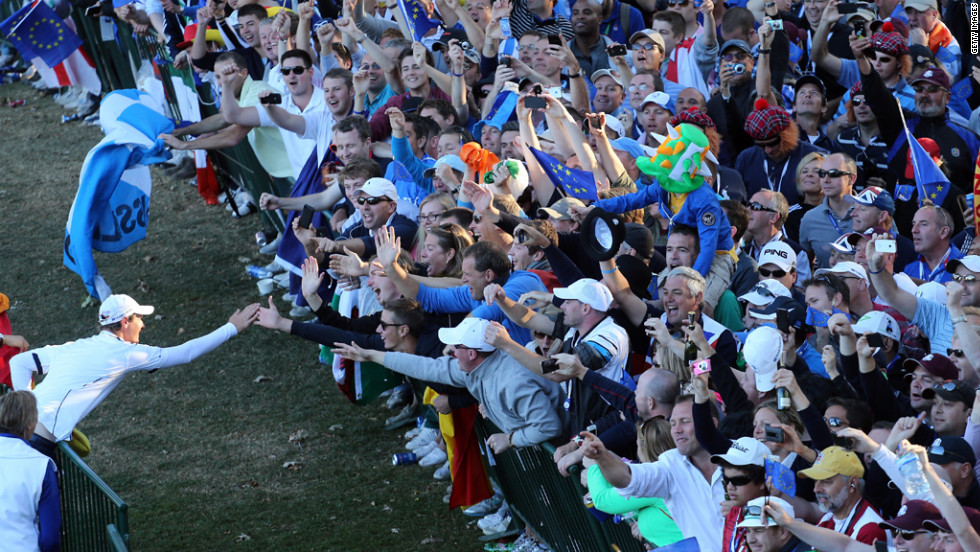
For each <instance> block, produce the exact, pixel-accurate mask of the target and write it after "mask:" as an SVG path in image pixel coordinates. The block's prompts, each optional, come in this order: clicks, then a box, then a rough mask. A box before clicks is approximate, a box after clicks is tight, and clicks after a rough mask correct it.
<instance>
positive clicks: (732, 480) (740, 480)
mask: <svg viewBox="0 0 980 552" xmlns="http://www.w3.org/2000/svg"><path fill="white" fill-rule="evenodd" d="M721 481H722V483H723V484H724V485H725V486H726V487H727V486H729V485H732V486H734V487H744V486H746V485H748V484H749V483H751V482H753V481H754V479H753V478H751V477H749V476H747V475H740V476H736V477H724V476H722V478H721ZM756 508H759V507H758V506H756ZM761 513H762V509H761V508H760V509H759V514H755V515H760V514H761Z"/></svg>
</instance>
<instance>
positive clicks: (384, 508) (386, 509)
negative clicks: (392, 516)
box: [381, 504, 391, 512]
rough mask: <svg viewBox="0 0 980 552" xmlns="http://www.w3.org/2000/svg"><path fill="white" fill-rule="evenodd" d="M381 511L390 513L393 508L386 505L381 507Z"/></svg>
mask: <svg viewBox="0 0 980 552" xmlns="http://www.w3.org/2000/svg"><path fill="white" fill-rule="evenodd" d="M381 509H382V510H384V511H385V512H390V511H391V506H388V505H387V504H385V505H384V506H382V507H381Z"/></svg>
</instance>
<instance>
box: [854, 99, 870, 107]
mask: <svg viewBox="0 0 980 552" xmlns="http://www.w3.org/2000/svg"><path fill="white" fill-rule="evenodd" d="M866 103H868V100H866V99H864V98H851V105H853V106H854V107H857V106H859V105H864V104H866Z"/></svg>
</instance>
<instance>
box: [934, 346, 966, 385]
mask: <svg viewBox="0 0 980 552" xmlns="http://www.w3.org/2000/svg"><path fill="white" fill-rule="evenodd" d="M946 350H947V351H952V349H946ZM960 354H963V351H960ZM950 356H952V354H951V355H950ZM932 388H933V389H935V390H936V391H939V390H940V389H942V390H943V391H954V390H955V389H956V384H955V383H953V382H952V381H944V382H942V383H934V384H932Z"/></svg>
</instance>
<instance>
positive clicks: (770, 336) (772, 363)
mask: <svg viewBox="0 0 980 552" xmlns="http://www.w3.org/2000/svg"><path fill="white" fill-rule="evenodd" d="M742 356H743V357H745V364H747V365H749V366H751V367H752V369H753V370H755V388H756V389H758V390H759V391H760V392H766V391H772V390H773V389H774V388H775V387H776V386H775V385H773V384H772V377H773V376H774V375H776V369H777V368H778V367H779V360H780V358H781V357H782V356H783V336H782V334H780V333H779V330H777V329H776V328H773V327H771V326H758V327H756V328H755V329H754V330H752V331H751V332H749V335H748V337H746V338H745V345H744V346H743V347H742Z"/></svg>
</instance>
